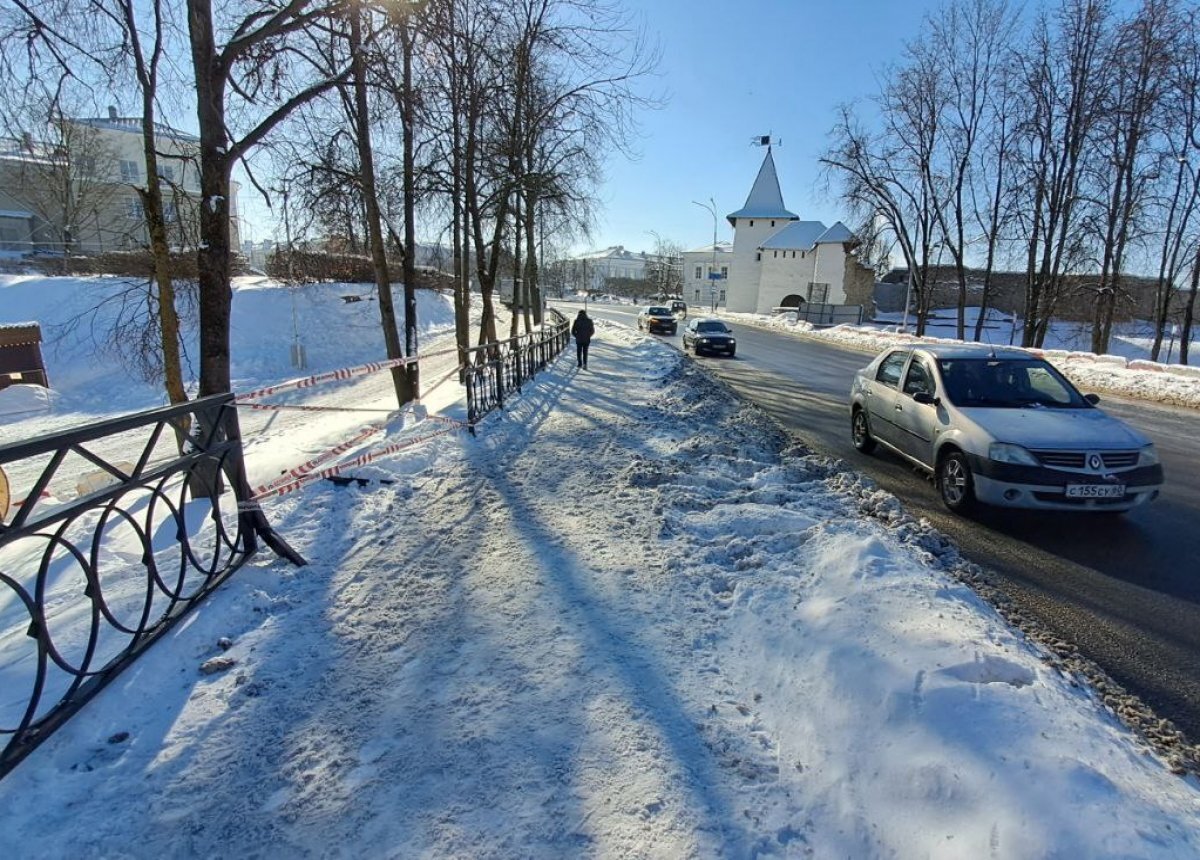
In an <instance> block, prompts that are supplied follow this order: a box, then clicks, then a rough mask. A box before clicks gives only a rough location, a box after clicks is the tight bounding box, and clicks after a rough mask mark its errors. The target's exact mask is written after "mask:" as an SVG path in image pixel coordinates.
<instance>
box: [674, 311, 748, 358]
mask: <svg viewBox="0 0 1200 860" xmlns="http://www.w3.org/2000/svg"><path fill="white" fill-rule="evenodd" d="M689 347H690V348H691V349H692V350H693V351H695V353H696V355H700V354H702V353H705V352H707V353H711V354H714V355H715V354H716V353H719V352H721V353H725V354H726V355H728V356H729V357H730V358H733V356H735V355H737V338H735V337H734V336H733V330H732V329H731V328H730V327H729V326H727V325H725V323H723V322H722V321H721V320H715V319H697V320H692V321H691V322H690V323H688V324H687V328H685V329H684V330H683V348H684V349H685V350H686V349H688V348H689Z"/></svg>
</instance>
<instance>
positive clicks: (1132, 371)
mask: <svg viewBox="0 0 1200 860" xmlns="http://www.w3.org/2000/svg"><path fill="white" fill-rule="evenodd" d="M723 316H725V317H727V318H729V319H734V320H737V321H738V322H743V323H748V324H751V325H761V326H765V327H767V328H774V329H780V330H783V331H790V332H795V333H797V334H802V335H805V336H808V337H817V338H821V339H824V340H831V341H836V342H837V343H839V344H841V345H843V346H848V347H852V348H855V349H861V350H863V351H864V352H868V353H878V352H882V351H883V350H885V349H887V348H889V347H892V346H896V345H897V344H901V343H962V342H963V341H960V340H956V339H954V338H949V337H916V336H915V335H912V334H900V333H897V332H895V331H891V330H886V329H880V328H872V327H870V326H851V325H838V326H832V327H830V328H816V327H814V326H813V325H812V324H811V323H808V322H792V319H791V317H790V316H789V315H787V314H775V315H773V316H764V315H762V314H742V313H725V314H723ZM972 342H973V341H972ZM998 345H999V344H998ZM1004 345H1006V346H1007V344H1004ZM1028 352H1030V353H1032V354H1034V355H1038V356H1043V357H1045V359H1046V360H1047V361H1049V362H1051V363H1052V364H1053V365H1054V366H1055V367H1057V368H1058V369H1059V370H1061V371H1062V372H1063V373H1064V374H1066V376H1068V377H1069V378H1070V379H1071V381H1072V382H1074V383H1075V384H1076V385H1077V386H1079V387H1080V388H1083V389H1085V390H1089V391H1090V390H1098V391H1110V392H1112V393H1114V394H1120V395H1124V396H1126V397H1134V398H1139V399H1143V400H1155V401H1158V402H1160V403H1168V404H1171V405H1174V406H1186V407H1190V408H1192V409H1200V367H1196V366H1193V365H1180V364H1161V363H1159V362H1154V361H1149V360H1147V359H1144V358H1132V359H1131V358H1126V357H1124V356H1120V355H1096V354H1095V353H1091V352H1079V351H1074V350H1063V349H1030V350H1028Z"/></svg>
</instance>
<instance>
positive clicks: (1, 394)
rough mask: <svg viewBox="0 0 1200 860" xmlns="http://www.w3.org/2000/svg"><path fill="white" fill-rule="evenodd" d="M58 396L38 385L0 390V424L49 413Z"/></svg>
mask: <svg viewBox="0 0 1200 860" xmlns="http://www.w3.org/2000/svg"><path fill="white" fill-rule="evenodd" d="M57 399H58V394H57V392H55V391H52V390H51V389H49V388H42V386H40V385H24V384H22V385H10V386H8V387H7V388H3V389H0V422H2V421H6V420H20V419H22V418H24V417H26V416H28V415H29V414H30V413H36V412H49V411H51V410H52V409H53V408H54V402H55V401H56V400H57Z"/></svg>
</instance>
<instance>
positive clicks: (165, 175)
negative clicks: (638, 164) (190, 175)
mask: <svg viewBox="0 0 1200 860" xmlns="http://www.w3.org/2000/svg"><path fill="white" fill-rule="evenodd" d="M158 176H159V178H160V179H165V180H167V182H171V183H174V182H175V168H174V167H172V166H171V165H169V164H160V165H159V166H158Z"/></svg>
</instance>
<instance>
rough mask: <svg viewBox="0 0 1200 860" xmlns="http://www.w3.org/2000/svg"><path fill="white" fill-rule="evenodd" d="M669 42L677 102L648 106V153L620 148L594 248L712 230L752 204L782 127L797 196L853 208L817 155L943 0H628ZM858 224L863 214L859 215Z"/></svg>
mask: <svg viewBox="0 0 1200 860" xmlns="http://www.w3.org/2000/svg"><path fill="white" fill-rule="evenodd" d="M627 2H628V3H629V5H630V6H631V7H634V6H639V7H641V8H640V9H639V14H640V15H641V16H642V17H643V20H644V21H645V23H646V26H647V29H648V30H650V31H651V32H652V33H654V34H657V36H658V38H659V40H660V42H661V46H662V52H663V56H662V62H661V66H660V77H659V78H658V79H656V80H654V81H653V82H650V84H649V86H650V88H651V89H656V90H660V91H665V93H666V95H667V98H668V103H667V105H666V107H665V108H663V109H662V110H658V111H649V112H645V113H643V114H642V115H641V117H640V122H641V135H642V137H641V139H640V141H638V143H637V148H638V150H639V152H640V157H639V158H638V159H637V160H635V161H630V160H628V159H627V158H626V157H625V156H623V155H616V156H614V157H612V158H610V159H609V162H608V167H607V176H606V181H605V183H604V186H603V187H602V188H601V189H600V199H601V202H602V210H601V212H600V213H599V215H598V218H597V223H596V225H595V228H594V236H593V239H592V241H591V243H590V245H591V247H596V248H600V247H606V246H609V245H624V246H625V247H626V248H629V249H631V250H646V251H651V250H653V248H654V237H653V236H651V235H649V233H648V231H651V230H655V231H657V232H658V233H659V235H661V236H662V237H663V238H664V239H669V240H672V241H676V242H679V243H680V244H682V245H683V246H684V247H687V248H692V247H698V246H700V245H704V244H706V243H709V242H711V241H712V224H713V222H712V216H711V215H709V213H708V212H707V211H705V210H704V209H701V208H700V207H699V206H695V205H693V204H692V202H691V201H693V200H699V201H702V202H707V201H708V199H709V198H710V197H712V198H713V199H714V200H715V201H716V204H717V213H718V216H719V219H718V234H717V236H718V239H720V240H727V239H730V238H732V233H731V231H730V230H729V224H728V222H727V221H726V220H725V218H724V216H725V215H726V214H727V213H729V212H733V211H735V210H737V209H738V208H740V207H741V205H742V203H744V202H745V199H746V195H747V194H748V193H749V191H750V186H751V184H752V183H753V182H754V177H755V175H756V174H757V172H758V168H759V165H760V163H761V162H762V157H763V150H762V149H760V148H758V147H756V146H751V144H750V141H751V138H753V137H755V136H756V135H764V134H768V133H769V134H771V135H773V137H774V138H775V139H776V140H781V141H782V145H780V146H776V147H775V149H774V155H775V165H776V168H777V169H778V172H779V181H780V186H781V187H782V190H783V199H784V203H785V204H787V207H788V208H789V209H790V210H792V211H793V212H795V213H796V214H797V215H799V216H800V217H801V218H803V219H806V220H808V219H813V220H819V221H824V222H825V223H826V224H832V223H833V222H834V221H837V220H842V219H844V218H845V217H847V216H846V213H845V212H844V211H843V207H841V206H840V204H839V202H838V201H837V200H836V199H834V198H833V196H832V193H830V194H828V195H827V194H826V193H825V192H824V191H823V190H822V189H821V188H820V187H819V180H820V176H819V172H820V171H819V166H818V164H817V158H818V157H819V155H820V154H821V152H822V150H823V149H824V148H825V146H826V143H827V135H828V133H829V130H830V128H831V127H832V126H833V122H834V109H835V108H836V106H837V105H838V104H840V103H841V102H846V101H853V100H856V99H865V98H866V97H867V96H869V95H871V94H872V93H873V92H875V91H876V90H877V88H878V85H877V75H878V73H879V72H880V70H882V69H883V68H884V67H886V66H887V65H888V64H889V63H891V62H893V61H895V60H897V59H899V57H900V53H901V50H902V48H903V43H904V42H905V41H906V40H907V39H909V38H911V37H913V36H915V35H916V34H917V32H918V31H919V28H920V25H921V20H922V18H923V16H924V14H925V13H926V11H932V10H935V9H937V8H940V5H941V4H939V3H938V2H936V0H841V2H814V0H734V2H732V3H731V2H717V0H645V2H642V3H637V2H636V0H627ZM850 226H854V225H850Z"/></svg>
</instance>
